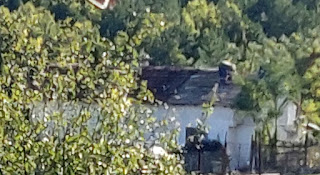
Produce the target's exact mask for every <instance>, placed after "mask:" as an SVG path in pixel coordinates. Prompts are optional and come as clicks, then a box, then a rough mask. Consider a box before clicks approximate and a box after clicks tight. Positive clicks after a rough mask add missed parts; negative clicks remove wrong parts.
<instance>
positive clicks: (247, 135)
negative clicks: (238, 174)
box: [142, 66, 255, 169]
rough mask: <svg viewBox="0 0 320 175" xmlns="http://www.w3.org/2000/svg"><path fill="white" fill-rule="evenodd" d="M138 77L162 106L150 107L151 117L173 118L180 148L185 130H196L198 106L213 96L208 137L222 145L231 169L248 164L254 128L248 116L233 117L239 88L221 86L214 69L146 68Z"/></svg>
mask: <svg viewBox="0 0 320 175" xmlns="http://www.w3.org/2000/svg"><path fill="white" fill-rule="evenodd" d="M142 78H143V79H145V80H147V81H148V88H149V89H150V90H151V91H152V92H153V93H154V95H155V98H156V99H158V100H160V101H162V102H164V103H165V104H166V105H159V106H158V107H154V115H155V116H156V117H157V118H158V119H162V118H166V117H172V116H174V117H175V119H176V122H177V123H178V124H179V127H180V135H179V138H178V143H179V144H181V145H184V144H185V142H186V128H187V127H196V124H197V120H198V119H201V118H202V116H203V115H202V113H203V107H202V104H203V103H205V102H208V101H210V99H211V98H212V97H216V102H215V103H214V110H213V113H212V114H211V115H210V116H209V117H208V119H207V121H206V124H207V126H209V133H208V138H209V139H212V140H218V141H220V142H221V143H222V144H223V145H226V147H227V153H228V154H229V156H230V158H231V162H230V168H231V169H238V168H243V167H246V166H247V165H249V162H250V151H251V141H252V140H251V138H252V136H253V134H254V127H255V125H254V122H253V120H252V119H251V118H250V117H244V118H240V117H239V116H237V115H236V110H235V109H233V99H234V98H235V97H236V95H237V94H238V93H239V92H240V87H237V86H235V85H233V84H232V83H228V84H227V83H221V82H220V78H221V77H220V74H219V70H218V69H211V70H200V69H192V68H177V67H150V66H149V67H145V68H144V69H143V72H142ZM222 78H223V77H222Z"/></svg>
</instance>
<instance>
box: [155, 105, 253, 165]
mask: <svg viewBox="0 0 320 175" xmlns="http://www.w3.org/2000/svg"><path fill="white" fill-rule="evenodd" d="M202 112H203V109H202V107H201V106H169V107H168V108H164V107H157V108H154V116H155V117H157V118H158V119H163V118H166V117H167V118H170V117H175V118H176V122H177V123H178V124H179V125H180V129H181V130H180V135H179V137H178V143H179V144H181V145H184V144H185V141H186V127H190V126H191V127H195V126H196V123H197V122H196V121H197V119H200V118H201V117H202ZM235 118H236V117H235V113H234V110H232V109H231V108H224V107H215V108H214V112H213V113H212V114H211V115H210V117H209V118H208V120H207V122H206V124H207V125H208V126H209V128H210V129H209V133H208V137H209V139H214V140H219V141H220V142H221V143H222V144H223V145H224V144H225V139H226V138H227V152H228V154H229V156H230V158H231V162H230V167H231V169H237V168H239V167H243V166H246V165H247V162H248V161H249V160H250V148H251V137H252V135H253V133H254V123H253V121H252V119H250V118H245V119H243V120H240V123H239V120H236V119H235ZM239 147H240V151H239Z"/></svg>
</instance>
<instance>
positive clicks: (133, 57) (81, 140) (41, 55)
mask: <svg viewBox="0 0 320 175" xmlns="http://www.w3.org/2000/svg"><path fill="white" fill-rule="evenodd" d="M0 38H1V47H0V52H1V60H2V63H1V77H0V82H1V87H0V99H1V100H0V106H1V108H0V109H1V110H0V124H1V130H0V140H1V141H0V149H1V151H0V152H1V154H0V170H1V173H3V174H139V173H141V172H140V170H141V169H144V168H148V169H150V170H152V172H153V173H154V174H182V173H183V169H182V166H181V162H180V160H179V157H177V156H176V155H167V156H163V157H161V158H156V157H155V156H153V155H152V154H151V153H150V152H148V150H147V145H146V143H148V141H151V142H152V143H153V142H155V141H156V142H155V143H157V144H160V145H161V146H162V147H164V148H165V149H166V150H167V151H169V152H170V151H172V150H175V149H177V148H178V147H177V143H176V142H175V137H174V133H172V132H170V131H162V130H161V132H160V133H159V132H157V128H158V127H163V126H165V125H166V121H163V122H161V123H155V119H154V118H153V117H152V116H151V111H150V109H147V108H144V107H143V106H141V105H139V104H141V103H142V102H143V101H146V100H152V95H151V94H150V92H149V91H147V89H146V84H145V82H141V81H139V80H138V74H139V64H138V63H139V57H138V56H139V54H138V52H137V51H136V50H135V49H134V44H135V43H132V42H131V40H130V39H129V37H128V35H127V34H126V33H119V34H118V35H117V36H116V37H115V38H114V39H113V41H111V40H109V39H106V38H103V37H101V36H100V33H99V29H98V28H97V27H95V25H94V24H93V23H92V22H91V21H89V20H80V19H79V20H75V19H74V18H73V19H72V18H69V17H67V18H66V19H65V20H58V21H57V20H56V19H55V17H54V16H53V15H52V14H51V12H50V11H48V10H46V9H45V8H44V7H35V6H34V5H33V4H32V3H31V2H29V3H26V4H24V5H21V6H20V7H19V8H18V9H16V10H14V11H11V12H10V10H9V9H8V8H6V7H4V6H1V7H0ZM93 109H94V110H93ZM150 132H152V133H154V138H155V139H154V140H145V134H146V133H150Z"/></svg>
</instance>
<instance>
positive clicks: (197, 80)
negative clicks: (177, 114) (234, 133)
mask: <svg viewBox="0 0 320 175" xmlns="http://www.w3.org/2000/svg"><path fill="white" fill-rule="evenodd" d="M142 79H143V80H147V81H148V88H149V90H151V91H152V92H153V94H154V95H155V98H156V99H157V100H160V101H163V102H166V103H168V104H173V105H202V104H203V103H205V102H210V100H211V99H212V98H214V96H215V98H216V101H215V105H222V106H230V105H232V104H233V101H234V99H235V97H236V96H237V94H238V93H239V92H240V90H241V88H240V87H238V86H235V85H234V84H232V83H230V84H221V83H220V75H219V70H218V69H210V70H200V69H194V68H178V67H162V66H155V67H154V66H148V67H144V68H143V69H142Z"/></svg>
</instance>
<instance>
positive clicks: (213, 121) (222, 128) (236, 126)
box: [34, 103, 254, 169]
mask: <svg viewBox="0 0 320 175" xmlns="http://www.w3.org/2000/svg"><path fill="white" fill-rule="evenodd" d="M82 106H83V104H78V105H76V104H63V105H62V106H61V107H62V108H59V107H58V106H57V103H50V104H48V106H47V108H44V104H37V105H35V109H34V114H35V115H36V116H35V118H38V117H40V118H42V117H43V116H46V114H52V113H53V112H54V111H59V109H60V110H62V109H63V110H65V113H64V115H65V117H67V118H68V117H69V118H70V117H71V118H72V116H77V115H79V113H80V109H81V107H82ZM44 109H45V110H44ZM153 109H154V116H155V117H157V118H158V119H163V118H168V119H169V121H171V122H176V124H177V126H179V127H180V135H179V137H178V143H179V144H181V145H184V144H185V139H186V138H185V137H186V127H195V126H196V123H197V122H196V121H197V119H200V118H201V117H202V112H203V109H202V107H201V106H171V107H170V106H169V107H168V108H165V107H163V106H162V107H153ZM98 110H99V108H98V107H97V106H94V105H93V106H91V107H90V112H92V114H93V117H92V118H91V119H90V120H89V121H88V124H89V126H96V122H97V117H96V116H97V115H98V113H99V112H98ZM172 117H175V118H176V119H175V121H173V120H172V119H170V118H172ZM206 124H207V125H208V126H209V128H210V129H209V133H208V137H209V139H214V140H219V141H220V142H221V143H222V144H223V145H224V143H225V141H226V140H225V139H226V138H227V141H226V142H227V153H228V154H229V156H230V158H231V162H230V165H231V169H236V168H238V165H239V166H240V167H242V166H245V165H247V162H248V161H249V156H250V147H251V136H252V135H253V133H254V124H253V121H252V119H251V118H244V119H243V120H239V119H238V118H237V117H235V112H234V110H232V109H231V108H224V107H215V108H214V112H213V113H212V114H211V115H210V116H209V118H208V120H207V123H206ZM92 129H93V128H92V127H89V130H90V131H91V130H92ZM239 146H240V151H239Z"/></svg>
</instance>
